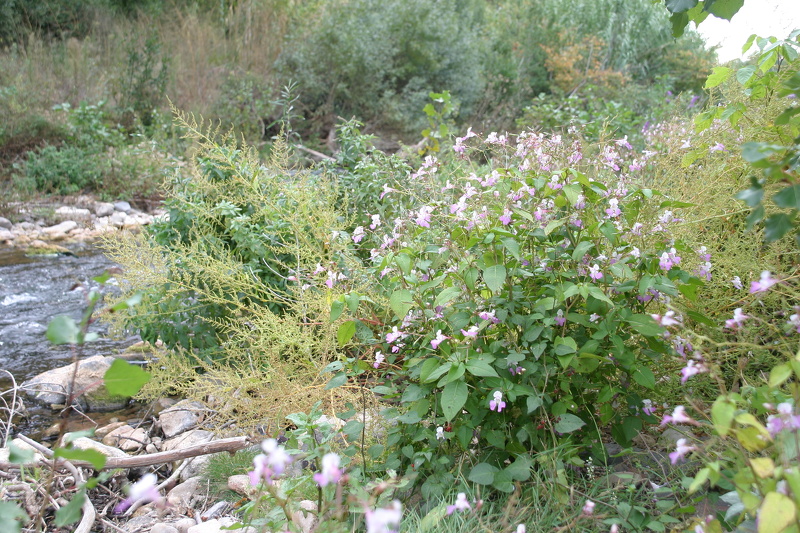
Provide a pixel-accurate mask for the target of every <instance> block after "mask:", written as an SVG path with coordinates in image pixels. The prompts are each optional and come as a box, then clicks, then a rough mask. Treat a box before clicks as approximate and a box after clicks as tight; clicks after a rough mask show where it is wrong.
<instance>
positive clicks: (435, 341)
mask: <svg viewBox="0 0 800 533" xmlns="http://www.w3.org/2000/svg"><path fill="white" fill-rule="evenodd" d="M449 338H450V337H448V336H447V335H443V334H442V330H439V331H437V332H436V338H435V339H433V340H431V346H433V349H434V350H436V349H438V348H439V345H440V344H441V343H442V342H444V341H446V340H447V339H449Z"/></svg>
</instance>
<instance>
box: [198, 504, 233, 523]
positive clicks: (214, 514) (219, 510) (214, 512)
mask: <svg viewBox="0 0 800 533" xmlns="http://www.w3.org/2000/svg"><path fill="white" fill-rule="evenodd" d="M230 506H231V504H230V502H226V501H221V502H217V503H215V504H214V505H212V506H211V507H209V508H208V509H206V510H205V511H203V512H202V513H201V514H200V520H202V521H203V522H206V521H208V520H211V519H212V518H219V517H220V516H222V514H223V513H224V512H225V511H227V510H228V508H229V507H230Z"/></svg>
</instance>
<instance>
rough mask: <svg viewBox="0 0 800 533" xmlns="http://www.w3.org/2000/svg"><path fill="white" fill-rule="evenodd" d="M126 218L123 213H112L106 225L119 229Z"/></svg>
mask: <svg viewBox="0 0 800 533" xmlns="http://www.w3.org/2000/svg"><path fill="white" fill-rule="evenodd" d="M126 218H128V215H126V214H125V213H123V212H122V211H114V212H113V213H112V214H111V216H109V217H108V223H109V224H111V225H112V226H116V227H118V228H121V227H123V226H124V225H125V219H126Z"/></svg>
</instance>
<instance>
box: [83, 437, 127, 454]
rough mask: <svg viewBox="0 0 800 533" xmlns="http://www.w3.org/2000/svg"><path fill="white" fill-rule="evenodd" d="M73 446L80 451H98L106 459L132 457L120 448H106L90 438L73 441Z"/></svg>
mask: <svg viewBox="0 0 800 533" xmlns="http://www.w3.org/2000/svg"><path fill="white" fill-rule="evenodd" d="M72 446H73V447H75V448H77V449H79V450H97V451H98V452H100V453H102V454H103V455H105V456H106V457H115V458H123V457H130V456H129V455H128V454H127V453H125V452H123V451H122V450H120V449H118V448H114V447H113V446H106V445H105V444H102V443H100V442H97V441H96V440H92V439H90V438H88V437H80V438H77V439H75V440H74V441H72Z"/></svg>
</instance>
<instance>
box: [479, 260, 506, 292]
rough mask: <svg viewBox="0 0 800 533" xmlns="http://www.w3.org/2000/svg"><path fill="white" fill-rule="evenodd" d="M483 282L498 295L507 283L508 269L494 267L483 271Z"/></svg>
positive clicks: (501, 266) (499, 266)
mask: <svg viewBox="0 0 800 533" xmlns="http://www.w3.org/2000/svg"><path fill="white" fill-rule="evenodd" d="M483 281H484V282H485V283H486V286H487V287H489V290H491V291H492V292H493V293H497V292H499V291H500V289H501V288H502V287H503V284H504V283H505V282H506V267H504V266H503V265H492V266H490V267H487V268H485V269H484V271H483Z"/></svg>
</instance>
